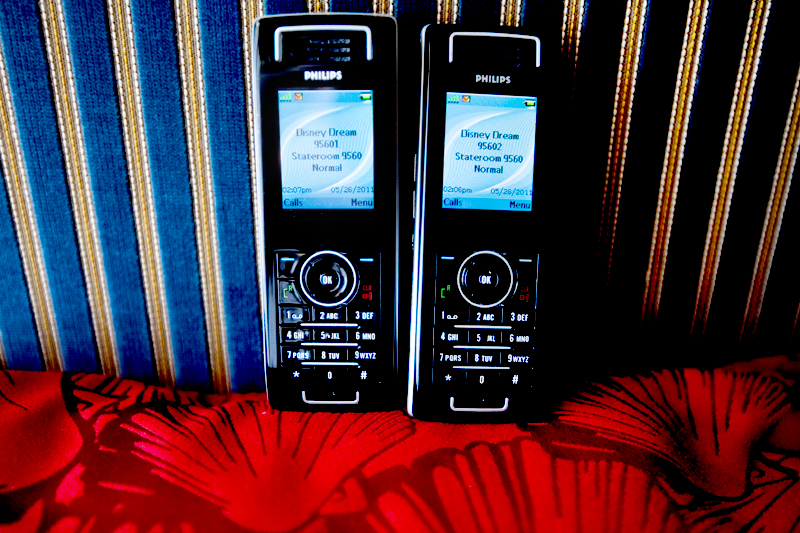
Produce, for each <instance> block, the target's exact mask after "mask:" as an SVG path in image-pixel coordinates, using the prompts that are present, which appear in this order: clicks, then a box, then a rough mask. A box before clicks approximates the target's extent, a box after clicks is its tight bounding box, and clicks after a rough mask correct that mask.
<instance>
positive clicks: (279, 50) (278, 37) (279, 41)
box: [275, 24, 372, 63]
mask: <svg viewBox="0 0 800 533" xmlns="http://www.w3.org/2000/svg"><path fill="white" fill-rule="evenodd" d="M292 31H363V32H364V33H366V34H367V61H372V30H371V29H370V28H369V27H368V26H355V25H352V24H309V25H307V26H281V27H280V28H278V29H276V30H275V61H277V62H278V63H280V62H281V55H282V54H283V34H284V33H288V32H292Z"/></svg>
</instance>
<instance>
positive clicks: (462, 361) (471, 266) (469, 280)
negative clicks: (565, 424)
mask: <svg viewBox="0 0 800 533" xmlns="http://www.w3.org/2000/svg"><path fill="white" fill-rule="evenodd" d="M536 259H537V258H536V256H533V257H520V256H516V255H511V254H499V253H497V252H491V251H484V252H474V253H470V252H465V253H451V254H443V255H439V256H437V261H436V301H435V304H434V312H435V318H434V327H433V336H434V339H433V360H434V364H433V369H432V373H433V375H432V377H433V381H434V384H435V385H437V389H438V390H441V391H442V392H443V394H444V395H446V396H448V397H449V398H448V401H449V402H451V408H453V409H454V410H466V411H469V410H475V411H478V412H480V411H502V410H505V409H506V408H508V405H509V402H508V399H512V400H513V398H514V396H517V395H518V394H519V393H522V392H523V391H524V389H525V388H526V387H527V388H529V387H530V383H531V378H530V375H531V372H533V368H534V355H533V354H534V352H535V340H534V339H535V332H536V295H535V291H536V276H537V272H536Z"/></svg>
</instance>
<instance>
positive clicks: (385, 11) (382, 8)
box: [372, 0, 394, 15]
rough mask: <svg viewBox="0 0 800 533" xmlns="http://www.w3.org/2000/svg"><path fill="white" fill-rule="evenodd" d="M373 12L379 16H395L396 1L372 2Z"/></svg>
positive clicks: (376, 0)
mask: <svg viewBox="0 0 800 533" xmlns="http://www.w3.org/2000/svg"><path fill="white" fill-rule="evenodd" d="M372 12H373V13H376V14H378V15H394V0H372Z"/></svg>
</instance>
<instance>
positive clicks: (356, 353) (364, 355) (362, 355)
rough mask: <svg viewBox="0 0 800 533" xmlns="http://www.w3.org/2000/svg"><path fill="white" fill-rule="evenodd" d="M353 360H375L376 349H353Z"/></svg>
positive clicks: (376, 355)
mask: <svg viewBox="0 0 800 533" xmlns="http://www.w3.org/2000/svg"><path fill="white" fill-rule="evenodd" d="M352 359H353V361H359V362H366V361H375V360H377V359H378V352H377V350H369V349H364V350H361V349H359V350H353V357H352Z"/></svg>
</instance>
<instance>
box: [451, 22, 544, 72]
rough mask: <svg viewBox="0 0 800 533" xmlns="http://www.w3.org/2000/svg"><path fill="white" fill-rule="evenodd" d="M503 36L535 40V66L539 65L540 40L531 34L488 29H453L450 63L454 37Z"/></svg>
mask: <svg viewBox="0 0 800 533" xmlns="http://www.w3.org/2000/svg"><path fill="white" fill-rule="evenodd" d="M460 36H464V37H504V38H507V39H529V40H533V41H536V66H537V67H539V66H541V50H542V42H541V41H540V40H539V38H538V37H534V36H533V35H512V34H508V33H499V34H498V33H492V32H488V31H454V32H453V33H451V34H450V56H449V57H450V63H452V62H453V39H454V38H455V37H460Z"/></svg>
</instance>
